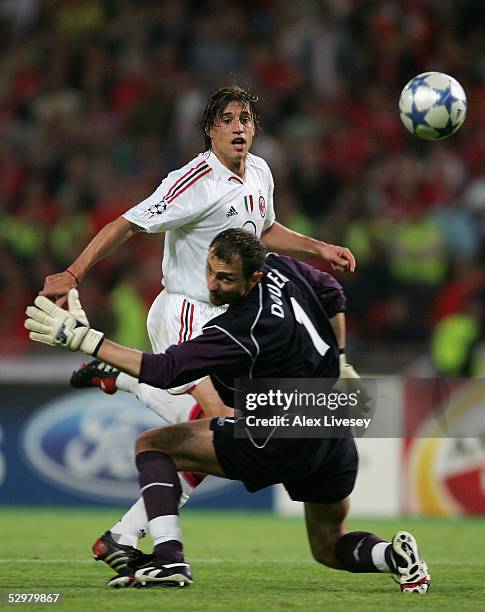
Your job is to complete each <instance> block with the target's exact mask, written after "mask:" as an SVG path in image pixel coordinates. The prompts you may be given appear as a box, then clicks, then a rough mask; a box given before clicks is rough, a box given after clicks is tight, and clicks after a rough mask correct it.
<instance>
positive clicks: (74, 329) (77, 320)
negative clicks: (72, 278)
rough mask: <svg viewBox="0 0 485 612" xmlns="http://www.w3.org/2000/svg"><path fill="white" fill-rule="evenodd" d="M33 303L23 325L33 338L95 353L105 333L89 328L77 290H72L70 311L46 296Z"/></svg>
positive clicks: (39, 297)
mask: <svg viewBox="0 0 485 612" xmlns="http://www.w3.org/2000/svg"><path fill="white" fill-rule="evenodd" d="M34 304H35V306H29V307H28V308H27V310H26V311H25V314H26V315H27V317H28V318H27V320H26V321H25V323H24V327H26V328H27V329H28V330H29V331H30V334H29V338H30V339H31V340H34V342H43V343H44V344H49V345H50V346H62V347H64V348H67V349H69V350H70V351H82V352H83V353H86V354H88V355H96V352H97V350H98V349H99V347H100V346H101V343H102V341H103V338H104V334H103V333H102V332H99V331H96V330H95V329H91V328H90V327H89V321H88V318H87V317H86V313H85V312H84V310H83V307H82V306H81V302H80V301H79V293H78V291H77V289H70V290H69V293H68V296H67V304H68V309H67V310H64V309H63V308H60V307H59V306H56V305H55V304H54V303H53V302H51V301H50V300H48V299H47V298H46V297H44V296H37V297H36V298H35V301H34Z"/></svg>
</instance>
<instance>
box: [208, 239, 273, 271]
mask: <svg viewBox="0 0 485 612" xmlns="http://www.w3.org/2000/svg"><path fill="white" fill-rule="evenodd" d="M210 248H211V249H212V251H213V253H214V255H215V256H216V257H217V259H221V260H222V261H224V262H225V263H232V262H233V261H234V259H235V258H237V257H239V258H240V259H241V263H242V269H243V274H244V278H245V279H248V278H249V277H250V276H252V275H253V274H254V272H258V271H259V270H261V268H262V267H263V264H264V259H265V257H266V247H265V246H264V244H263V243H262V242H261V240H260V239H259V238H258V237H257V236H255V235H254V234H251V233H250V232H247V231H246V230H244V229H240V228H230V229H227V230H224V231H223V232H221V233H220V234H217V236H216V237H215V238H214V240H213V241H212V242H211V244H210Z"/></svg>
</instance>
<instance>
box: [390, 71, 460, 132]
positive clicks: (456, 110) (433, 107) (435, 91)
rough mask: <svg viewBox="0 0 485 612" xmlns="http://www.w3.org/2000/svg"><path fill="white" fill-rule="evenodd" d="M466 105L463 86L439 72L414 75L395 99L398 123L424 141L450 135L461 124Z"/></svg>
mask: <svg viewBox="0 0 485 612" xmlns="http://www.w3.org/2000/svg"><path fill="white" fill-rule="evenodd" d="M467 106H468V104H467V101H466V95H465V91H464V89H463V87H462V86H461V85H460V83H458V81H457V80H456V79H454V78H453V77H451V76H449V75H447V74H444V73H443V72H423V74H418V76H415V77H414V78H412V79H411V80H410V81H409V83H406V85H405V86H404V89H403V90H402V92H401V97H400V98H399V112H400V114H401V121H402V122H403V123H404V126H405V127H406V129H407V130H408V131H409V132H411V134H415V135H416V136H418V137H419V138H423V139H424V140H443V139H444V138H448V137H449V136H451V135H452V134H454V133H455V132H456V131H457V130H458V129H459V128H460V127H461V126H462V125H463V122H464V121H465V117H466V110H467Z"/></svg>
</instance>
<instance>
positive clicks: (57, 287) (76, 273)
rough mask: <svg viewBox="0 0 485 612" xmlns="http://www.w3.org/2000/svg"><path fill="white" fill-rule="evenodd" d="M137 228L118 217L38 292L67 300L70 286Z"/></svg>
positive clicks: (58, 300)
mask: <svg viewBox="0 0 485 612" xmlns="http://www.w3.org/2000/svg"><path fill="white" fill-rule="evenodd" d="M140 230H141V228H140V227H138V226H137V225H135V224H134V223H131V222H130V221H127V220H126V219H125V218H124V217H118V218H117V219H115V220H114V221H112V222H111V223H108V224H107V225H105V226H104V227H103V228H102V229H101V230H100V231H99V232H98V233H97V234H96V236H95V237H94V238H93V239H92V240H91V242H90V243H89V244H88V246H87V247H86V248H85V249H84V251H83V252H82V253H81V255H79V257H78V258H77V259H76V260H75V261H74V262H73V263H72V264H71V265H70V266H69V267H68V268H67V269H66V270H64V272H59V273H58V274H51V275H49V276H47V277H46V279H45V281H44V287H43V289H42V291H40V292H39V295H43V296H45V297H47V298H49V299H52V300H55V303H56V304H57V305H58V306H62V305H63V304H64V303H65V302H66V299H67V293H68V291H69V289H72V288H74V287H76V286H77V285H78V284H79V283H80V282H81V281H82V279H83V278H84V276H85V275H86V273H87V272H88V271H89V270H90V269H91V268H92V267H93V266H94V265H95V264H96V263H97V262H98V261H101V260H102V259H104V258H105V257H107V256H108V255H110V254H111V253H113V252H114V251H116V249H118V248H119V247H120V246H121V245H122V244H123V243H124V242H126V241H127V240H128V239H129V238H131V237H132V236H133V235H134V234H136V233H137V232H139V231H140Z"/></svg>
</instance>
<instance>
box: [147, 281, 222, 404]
mask: <svg viewBox="0 0 485 612" xmlns="http://www.w3.org/2000/svg"><path fill="white" fill-rule="evenodd" d="M226 310H227V306H211V305H210V304H207V303H206V302H199V301H198V300H194V299H192V298H190V297H188V296H186V295H182V294H181V293H169V292H168V291H166V290H165V289H164V290H163V291H162V292H161V293H159V295H158V296H157V297H156V298H155V301H154V302H153V304H152V305H151V307H150V311H149V312H148V316H147V330H148V337H149V338H150V342H151V345H152V349H153V351H154V352H155V353H163V352H165V351H166V350H167V348H168V347H169V346H171V345H172V344H180V343H181V342H185V341H187V340H190V339H191V338H195V337H196V336H199V335H200V334H201V333H202V327H203V325H205V324H206V323H207V321H210V319H213V318H214V317H217V316H219V315H221V314H222V313H224V312H226ZM201 380H203V379H202V378H200V379H199V380H196V381H193V382H191V383H188V384H186V385H182V386H181V387H176V388H174V389H168V391H170V393H174V394H180V393H186V392H187V391H188V390H189V389H190V388H191V387H193V386H194V385H196V384H198V383H199V382H200V381H201Z"/></svg>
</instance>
